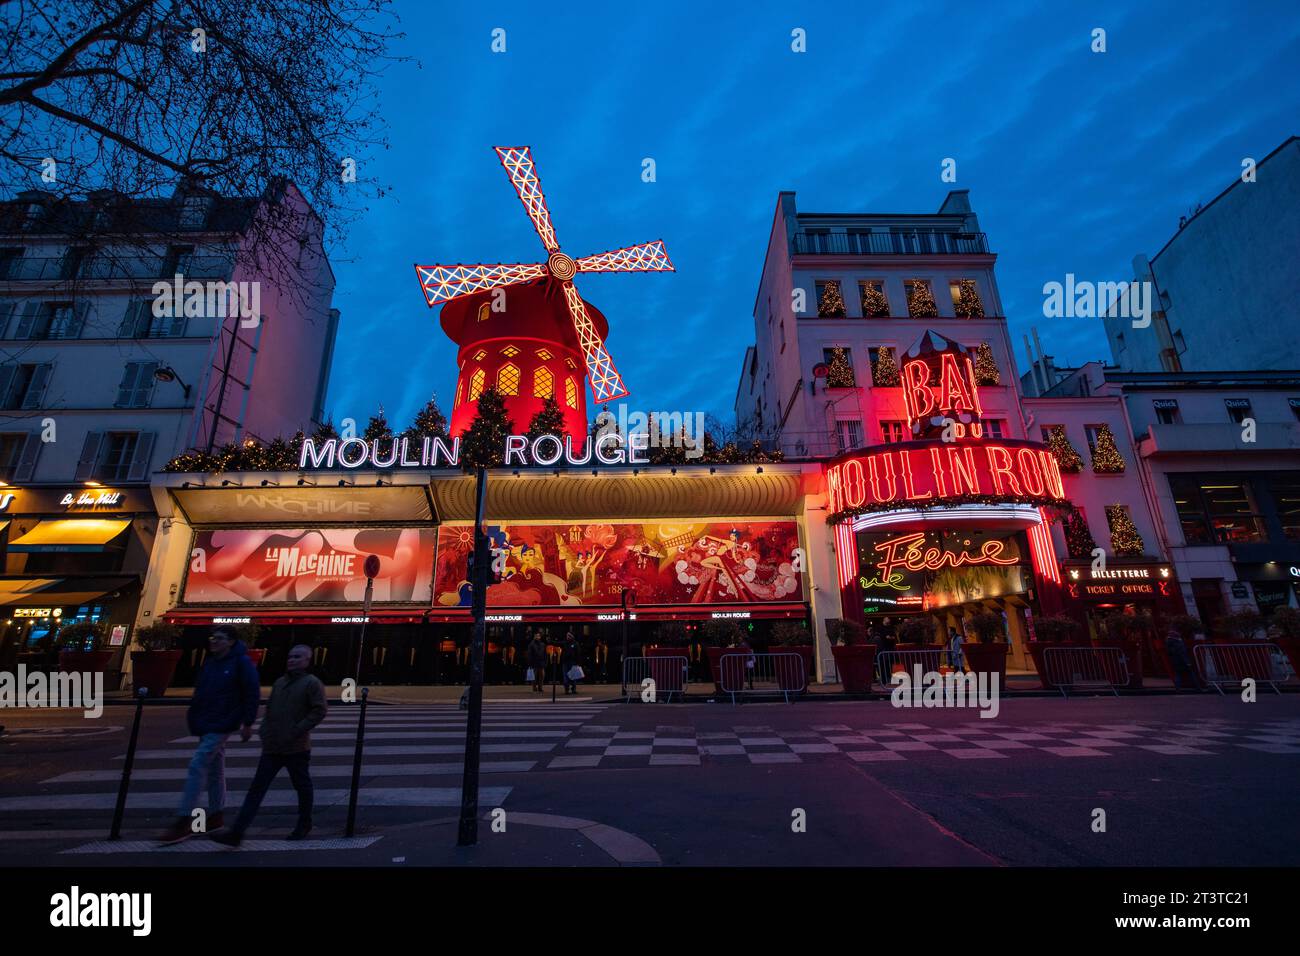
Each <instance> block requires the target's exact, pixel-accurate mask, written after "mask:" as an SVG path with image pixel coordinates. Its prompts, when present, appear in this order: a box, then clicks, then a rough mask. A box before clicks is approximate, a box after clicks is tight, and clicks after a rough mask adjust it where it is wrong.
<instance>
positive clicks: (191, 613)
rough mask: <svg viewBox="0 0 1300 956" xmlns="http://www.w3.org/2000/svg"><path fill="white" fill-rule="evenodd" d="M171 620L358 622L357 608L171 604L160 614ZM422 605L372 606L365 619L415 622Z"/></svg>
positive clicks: (418, 620) (260, 622) (249, 622)
mask: <svg viewBox="0 0 1300 956" xmlns="http://www.w3.org/2000/svg"><path fill="white" fill-rule="evenodd" d="M163 620H165V621H167V622H169V623H171V624H181V625H185V624H190V625H199V624H208V625H211V624H333V625H340V626H346V625H349V624H360V623H361V611H360V609H359V608H323V609H322V608H238V607H236V608H229V607H186V608H174V609H173V610H171V611H168V612H167V613H166V614H164V615H163ZM423 620H424V611H423V610H422V609H409V608H408V609H399V610H394V609H383V608H380V609H375V608H372V609H371V611H370V616H369V617H368V618H367V621H368V622H369V623H371V624H419V623H420V622H421V621H423Z"/></svg>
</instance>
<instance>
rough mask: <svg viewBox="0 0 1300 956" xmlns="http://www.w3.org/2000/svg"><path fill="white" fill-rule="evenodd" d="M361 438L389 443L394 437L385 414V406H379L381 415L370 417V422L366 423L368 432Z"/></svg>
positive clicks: (364, 432) (362, 434)
mask: <svg viewBox="0 0 1300 956" xmlns="http://www.w3.org/2000/svg"><path fill="white" fill-rule="evenodd" d="M361 437H362V438H364V439H365V440H366V441H374V440H375V439H379V440H380V441H388V439H390V438H392V437H393V430H392V429H391V428H389V427H388V416H386V415H385V414H384V406H383V405H380V406H379V413H378V414H376V415H371V416H370V421H368V422H366V430H365V431H363V432H362V433H361Z"/></svg>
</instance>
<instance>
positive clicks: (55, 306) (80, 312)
mask: <svg viewBox="0 0 1300 956" xmlns="http://www.w3.org/2000/svg"><path fill="white" fill-rule="evenodd" d="M89 308H90V304H89V303H88V302H80V303H77V304H75V305H74V304H73V303H71V302H28V303H27V304H26V305H25V306H24V307H23V312H22V315H21V316H19V319H18V327H17V328H16V329H15V330H14V338H16V339H75V338H77V337H78V336H79V335H81V327H82V325H84V324H85V319H86V312H87V310H88V309H89Z"/></svg>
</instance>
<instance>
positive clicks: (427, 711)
mask: <svg viewBox="0 0 1300 956" xmlns="http://www.w3.org/2000/svg"><path fill="white" fill-rule="evenodd" d="M606 706H607V705H605V704H564V705H562V706H558V707H555V708H551V707H546V708H545V710H543V707H542V705H540V704H533V703H531V702H530V703H528V704H513V703H500V704H496V703H485V704H484V708H483V729H482V735H483V737H482V747H481V749H482V760H481V763H480V768H479V769H480V772H481V773H482V774H483V777H482V778H481V782H480V788H479V800H480V803H481V804H483V805H486V806H501V805H503V804H504V803H505V801H506V799H507V798H508V797H509V795H510V792H511V789H512V788H511V787H510V786H505V785H499V784H494V783H493V782H492V776H493V775H500V774H508V773H524V772H527V771H529V770H532V769H534V768H536V767H539V766H542V765H543V761H545V760H546V759H547V758H548V757H549V756H551V755H552V754H554V753H556V752H558V751H559V750H560V748H562V747H563V746H564V744H565V742H566V741H567V740H568V739H569V737H570V736H572V735H573V734H574V733H575V732H577V731H578V730H579V729H580V728H581V727H582V726H583V725H584V724H586V723H587V722H588V721H590V720H591V719H592V718H595V717H597V716H598V715H599V714H600V712H601V711H602V710H604V709H605V707H606ZM466 717H467V714H466V712H465V711H463V710H460V709H459V708H458V707H457V706H456V705H454V704H447V705H421V706H412V705H402V706H400V707H383V706H373V705H372V706H371V707H369V708H368V709H367V711H366V727H365V744H364V750H363V757H362V775H361V789H360V791H359V794H358V805H359V806H360V807H362V808H365V807H384V808H401V809H405V810H412V811H416V810H437V809H441V810H449V809H454V808H458V807H459V806H460V777H461V775H462V773H463V771H464V742H465V722H466ZM358 720H359V709H358V708H355V707H348V706H345V705H338V704H335V705H333V706H331V708H330V711H329V714H328V715H327V716H326V718H325V720H324V721H323V722H322V723H321V724H320V725H319V726H318V727H317V728H316V729H315V730H314V731H313V732H312V761H311V773H312V777H313V781H314V783H315V808H316V816H317V818H318V820H320V819H321V818H322V817H327V815H328V814H329V812H330V811H331V810H336V809H345V808H346V807H347V803H348V799H349V794H350V789H349V788H350V783H351V775H352V763H353V758H354V755H355V747H356V732H357V722H358ZM144 739H145V740H146V741H147V742H146V743H143V744H142V745H141V746H140V747H139V749H137V750H136V753H135V762H134V765H133V769H132V773H131V786H130V791H129V793H128V797H127V804H126V824H125V826H126V828H127V829H128V830H129V829H132V828H134V829H135V830H136V831H137V832H139V831H146V830H147V829H148V828H151V827H159V826H161V823H162V822H163V821H165V820H166V819H168V818H170V817H171V815H172V813H173V812H174V810H175V808H176V802H177V800H178V799H179V797H180V794H181V790H182V787H183V785H184V781H185V778H186V775H187V772H188V766H189V762H190V758H191V756H192V754H193V751H194V746H195V740H194V738H193V737H190V736H179V737H172V738H170V739H167V740H165V742H163V743H161V745H159V742H158V741H157V740H156V738H155V739H153V740H149V738H148V737H147V736H146V737H145V738H144ZM122 743H123V744H125V735H123V736H122ZM260 755H261V745H260V741H259V740H258V738H257V736H256V734H255V735H254V736H253V737H252V739H250V740H249V741H247V742H243V741H240V739H239V737H238V735H237V734H236V735H232V736H231V737H230V738H229V740H228V741H227V743H226V761H225V766H226V770H225V776H226V790H227V796H226V807H225V812H226V815H227V820H228V822H229V818H230V817H231V816H232V815H233V814H234V813H236V812H238V809H239V806H240V804H241V803H242V801H243V799H244V793H245V791H246V789H247V786H248V783H249V782H250V781H251V779H252V777H253V773H254V771H255V769H256V766H257V761H258V759H259V757H260ZM125 757H126V754H125V752H124V751H121V752H118V753H116V754H115V755H114V756H113V757H112V759H111V762H110V763H109V765H103V766H96V767H86V768H84V769H76V770H70V771H66V772H63V773H58V774H55V775H53V776H49V777H46V778H42V779H38V780H37V781H36V782H37V787H36V790H37V792H31V793H23V794H18V795H9V796H0V816H2V817H3V818H4V819H5V820H6V821H7V823H6V828H12V830H11V831H10V832H23V830H24V829H25V830H27V831H29V832H30V830H31V829H33V828H39V827H42V826H44V827H48V826H51V825H52V824H53V823H55V822H57V824H58V825H60V826H66V825H67V824H68V823H70V822H73V821H74V820H75V821H76V823H77V824H79V825H86V824H88V823H89V824H92V825H93V824H97V823H100V822H101V821H106V820H108V819H110V818H111V814H112V812H113V808H114V806H115V805H116V801H117V792H118V785H119V783H120V781H121V776H122V768H123V765H124V760H125ZM206 803H207V796H206V789H203V790H201V791H200V796H199V800H198V804H199V806H202V807H206ZM296 805H297V798H296V795H295V793H294V791H293V788H292V787H291V786H290V784H289V781H288V777H287V775H285V774H283V773H282V774H281V775H280V776H279V777H278V778H277V780H276V782H275V783H274V784H273V785H272V787H271V790H270V792H269V793H268V794H267V795H266V798H265V800H264V801H263V803H262V806H263V808H264V811H266V812H264V813H263V814H262V816H260V817H259V822H260V823H270V822H272V821H274V819H275V816H273V815H275V814H276V812H277V811H279V810H291V809H293V808H295V807H296ZM80 814H86V816H87V817H90V818H91V819H85V818H83V817H82V816H81V815H80ZM267 817H269V819H264V818H267ZM92 821H93V823H92ZM4 833H5V830H0V839H2V838H3V835H4ZM190 842H193V841H190ZM201 842H202V843H204V844H206V843H207V842H208V841H201ZM278 842H279V841H267V848H268V849H276V848H281V847H279V846H271V845H270V844H272V843H278ZM369 842H373V840H371V841H369ZM316 843H320V847H319V848H320V849H337V848H338V846H339V844H338V842H337V841H332V840H321V841H310V840H309V841H305V842H304V843H298V844H286V845H285V846H284V847H283V849H298V850H301V849H312V848H313V847H314V846H315V844H316ZM353 845H355V846H365V845H368V843H367V841H359V842H356V843H354V844H353ZM115 847H116V848H119V849H118V851H120V852H132V851H133V850H134V851H138V850H139V849H141V848H142V847H143V848H145V849H149V848H152V844H150V843H149V841H140V840H137V841H125V842H123V843H113V844H105V843H100V842H95V843H93V844H87V845H85V846H83V847H80V848H74V849H73V850H71V851H65V852H90V853H103V852H114V848H115Z"/></svg>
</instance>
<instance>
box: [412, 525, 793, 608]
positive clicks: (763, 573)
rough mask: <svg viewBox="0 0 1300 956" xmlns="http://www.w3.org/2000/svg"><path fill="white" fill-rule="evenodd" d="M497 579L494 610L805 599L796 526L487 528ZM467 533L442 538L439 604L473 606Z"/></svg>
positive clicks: (492, 587)
mask: <svg viewBox="0 0 1300 956" xmlns="http://www.w3.org/2000/svg"><path fill="white" fill-rule="evenodd" d="M487 530H488V537H489V538H490V539H491V541H490V543H491V547H492V548H493V550H494V552H495V553H496V554H497V555H498V559H497V560H496V561H495V562H494V566H495V567H498V568H499V574H500V579H499V581H497V582H496V583H492V584H489V585H488V591H487V603H488V606H489V607H593V606H595V607H600V606H608V605H613V606H614V607H620V606H621V604H622V599H623V592H624V591H627V590H635V591H636V593H637V603H638V604H641V605H650V604H660V605H667V604H672V605H701V604H702V605H708V604H762V603H768V602H775V601H802V600H803V594H804V585H803V578H804V566H805V558H804V555H803V551H802V549H801V548H800V545H799V529H798V526H797V525H796V523H795V522H794V521H744V520H738V521H707V520H702V521H689V520H682V521H676V522H672V523H664V524H650V523H637V524H605V523H603V522H593V523H576V522H569V523H562V524H519V525H489V526H488V529H487ZM473 543H474V534H473V527H472V526H470V525H443V526H442V527H441V528H439V530H438V568H437V574H436V577H435V580H436V585H435V588H434V591H435V603H436V604H437V605H438V606H441V607H469V606H470V586H469V574H468V562H469V556H470V552H471V550H472V548H473Z"/></svg>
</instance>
